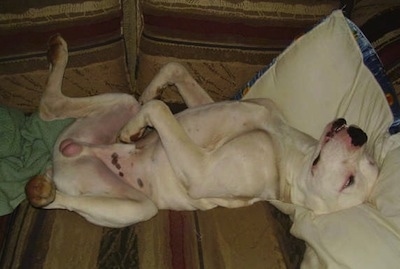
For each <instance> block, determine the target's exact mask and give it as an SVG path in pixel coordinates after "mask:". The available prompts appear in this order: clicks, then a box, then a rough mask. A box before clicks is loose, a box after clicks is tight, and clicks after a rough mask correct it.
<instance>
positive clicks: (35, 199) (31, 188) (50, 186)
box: [25, 175, 56, 207]
mask: <svg viewBox="0 0 400 269" xmlns="http://www.w3.org/2000/svg"><path fill="white" fill-rule="evenodd" d="M25 193H26V197H27V198H28V201H29V202H30V203H31V205H32V206H34V207H44V206H47V205H48V204H50V203H51V202H53V201H54V199H55V196H56V188H55V186H54V183H53V182H52V181H49V180H47V179H46V178H45V177H44V176H42V175H38V176H35V177H33V178H31V179H30V180H29V181H28V183H27V184H26V186H25Z"/></svg>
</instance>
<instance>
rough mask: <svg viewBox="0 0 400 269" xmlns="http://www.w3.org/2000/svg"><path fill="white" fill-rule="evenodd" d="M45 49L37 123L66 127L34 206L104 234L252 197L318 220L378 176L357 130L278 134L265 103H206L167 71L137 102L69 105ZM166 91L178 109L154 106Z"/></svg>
mask: <svg viewBox="0 0 400 269" xmlns="http://www.w3.org/2000/svg"><path fill="white" fill-rule="evenodd" d="M49 45H50V48H49V60H50V63H51V68H50V74H49V78H48V81H47V86H46V89H45V92H44V94H43V97H42V100H41V104H40V113H41V117H42V118H43V119H45V120H53V119H60V118H76V121H75V122H74V123H73V124H72V125H71V126H69V127H68V128H66V129H65V130H64V132H63V133H62V134H61V135H60V137H59V138H58V141H57V143H56V145H55V148H54V160H53V169H52V171H49V172H48V173H47V174H46V175H44V176H37V177H35V178H33V179H31V180H30V181H29V183H28V184H27V186H26V193H27V196H28V199H29V200H30V202H31V203H32V204H33V205H34V206H36V207H44V208H64V209H68V210H72V211H75V212H77V213H79V214H80V215H82V216H84V217H85V218H86V219H87V220H88V221H90V222H93V223H95V224H98V225H103V226H110V227H123V226H127V225H130V224H133V223H137V222H139V221H144V220H147V219H149V218H151V217H153V216H154V215H155V214H156V213H157V211H158V209H172V210H197V209H199V210H207V209H210V208H213V207H216V206H224V207H231V208H233V207H241V206H246V205H250V204H252V203H254V202H256V201H260V200H267V201H268V200H281V201H285V202H290V203H294V204H298V205H301V206H304V207H307V208H309V209H311V210H313V211H315V212H316V213H327V212H332V211H337V210H340V209H344V208H348V207H351V206H354V205H357V204H360V203H362V202H363V201H365V199H366V198H367V196H368V195H369V193H370V191H371V188H372V186H373V184H374V182H375V181H376V179H377V176H378V168H377V166H376V165H375V163H374V162H373V161H372V160H371V159H370V157H369V156H367V154H366V153H365V151H364V145H365V143H366V141H367V136H366V134H365V133H364V132H363V131H362V130H361V129H360V128H358V127H355V126H347V125H346V121H345V120H344V119H338V120H335V121H333V122H332V123H330V124H328V125H327V127H326V129H325V131H324V132H323V134H322V137H321V139H320V141H319V142H318V141H316V140H314V139H313V138H311V137H309V136H307V135H305V134H303V133H301V132H299V131H298V130H295V129H294V128H292V127H290V126H288V125H287V124H286V123H285V121H284V119H283V118H282V116H281V114H280V113H279V111H278V109H277V108H276V107H275V106H274V104H273V102H272V101H270V100H267V99H254V100H246V101H226V102H220V103H213V101H212V99H211V98H210V97H209V96H208V95H207V94H206V92H205V91H204V90H203V89H202V88H201V87H200V86H199V85H198V84H197V83H196V81H195V80H194V79H193V78H192V77H191V76H190V75H189V73H188V72H187V71H186V70H185V69H184V68H183V67H182V66H181V65H179V64H175V63H171V64H167V65H166V66H165V67H163V68H162V69H161V71H160V72H159V74H158V75H157V76H156V77H155V78H154V80H153V81H152V82H151V83H150V85H149V86H148V87H147V88H146V90H145V91H144V93H143V95H142V96H141V98H140V101H141V103H143V106H141V105H140V104H139V102H137V101H136V100H135V99H134V98H133V97H132V96H130V95H126V94H104V95H98V96H94V97H86V98H68V97H66V96H64V95H63V94H62V93H61V84H62V78H63V74H64V70H65V66H66V64H67V58H68V52H67V45H66V43H65V41H64V40H63V39H62V38H61V37H60V36H55V37H53V38H51V39H50V42H49ZM169 84H174V85H175V86H176V87H177V89H178V90H179V92H180V94H181V95H182V97H183V99H184V101H185V102H186V104H187V106H188V109H187V110H185V111H183V112H181V113H179V114H177V115H173V114H172V113H171V112H170V110H169V108H168V107H167V106H166V105H165V104H164V103H163V102H161V101H158V100H153V99H154V98H155V97H157V96H158V95H159V94H160V91H161V90H162V89H163V87H164V86H166V85H169ZM147 127H151V128H147ZM149 129H150V130H149ZM118 139H120V141H123V142H124V143H117V142H116V141H117V140H118Z"/></svg>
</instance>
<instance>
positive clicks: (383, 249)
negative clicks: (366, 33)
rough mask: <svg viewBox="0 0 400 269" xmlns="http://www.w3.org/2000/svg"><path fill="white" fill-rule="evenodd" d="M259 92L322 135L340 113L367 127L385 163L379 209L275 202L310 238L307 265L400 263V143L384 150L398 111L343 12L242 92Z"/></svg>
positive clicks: (376, 200) (294, 121)
mask: <svg viewBox="0 0 400 269" xmlns="http://www.w3.org/2000/svg"><path fill="white" fill-rule="evenodd" d="M256 97H268V98H271V99H273V100H274V101H275V102H276V103H277V104H278V106H279V107H280V108H281V109H282V112H283V114H284V115H285V117H286V118H287V119H288V121H289V123H290V124H291V125H292V126H294V127H296V128H298V129H299V130H301V131H303V132H305V133H308V134H310V135H311V136H313V137H315V138H317V139H318V138H319V137H320V135H321V133H322V130H323V128H324V127H325V125H326V124H327V123H328V122H330V121H331V120H333V119H334V118H338V117H344V118H346V119H347V120H348V122H349V123H354V124H357V125H358V126H360V127H361V128H363V129H364V130H365V131H366V133H367V134H368V136H369V140H368V144H367V148H368V150H369V152H370V153H371V154H373V155H374V157H375V158H376V160H377V162H378V164H379V166H381V169H382V170H381V174H380V179H379V183H378V184H377V187H376V190H375V191H374V194H373V197H372V199H371V201H372V202H373V204H376V206H377V208H378V210H379V211H378V210H376V209H374V208H373V206H370V205H367V204H364V205H360V206H357V207H353V208H350V209H348V210H343V211H340V212H336V213H332V214H327V215H320V216H315V215H314V214H313V213H312V212H310V211H308V210H307V209H304V208H301V207H297V206H292V205H289V204H284V203H281V202H278V201H277V202H274V203H273V204H275V205H276V206H278V208H280V209H281V210H283V211H285V212H286V213H290V214H291V217H292V219H293V221H294V224H293V227H292V230H291V232H292V233H293V234H294V235H295V236H297V237H299V238H301V239H303V240H305V241H306V244H307V246H308V249H307V251H306V254H305V257H304V260H303V263H302V268H312V269H315V268H363V269H368V268H374V269H375V268H399V266H400V226H399V225H400V221H399V219H400V216H399V215H400V183H399V184H397V185H398V186H396V187H397V188H396V190H394V189H393V188H392V187H394V185H396V184H395V182H394V181H395V180H396V179H397V178H400V169H399V168H398V166H397V165H396V162H397V163H399V162H400V157H397V156H400V150H398V151H399V153H398V154H397V155H396V154H394V153H393V154H392V153H390V154H389V156H391V158H390V159H386V160H385V156H386V153H387V152H390V151H391V150H392V149H394V148H395V147H396V146H397V145H399V144H400V137H398V136H397V135H396V136H391V137H390V136H389V134H388V132H387V130H388V128H389V126H390V124H391V123H392V121H393V117H392V113H391V111H390V108H389V106H388V104H387V102H386V98H385V96H384V94H383V92H382V89H381V87H380V86H379V84H378V83H377V81H376V79H375V77H374V76H373V74H371V72H370V71H369V69H368V68H367V67H366V66H365V65H364V62H363V56H362V53H361V51H360V48H359V46H358V44H357V42H356V40H355V38H354V35H353V32H352V30H351V29H350V27H349V24H348V21H347V20H346V18H345V17H344V16H343V14H342V12H341V11H335V12H333V13H332V15H330V16H329V17H328V18H327V19H326V20H324V21H323V22H322V23H321V24H319V25H318V26H317V27H315V28H314V29H313V30H311V31H310V32H308V33H307V34H305V35H304V36H302V37H300V38H299V39H298V40H296V41H295V42H294V43H293V44H292V45H291V46H289V47H288V49H286V50H285V51H284V52H283V53H282V54H281V55H280V56H279V57H278V58H277V60H276V62H275V63H274V64H273V65H272V66H271V67H270V68H269V69H268V70H267V71H266V72H265V73H264V74H262V75H261V77H259V78H258V79H257V80H256V81H255V83H254V84H253V85H251V87H250V89H248V91H246V94H245V96H244V97H243V98H256ZM399 136H400V135H399ZM389 156H388V158H389ZM397 189H398V190H397ZM388 193H389V194H390V197H387V196H386V195H387V194H388ZM396 194H397V195H396ZM392 203H397V204H396V206H393V205H392ZM383 212H384V213H383ZM389 218H390V219H389Z"/></svg>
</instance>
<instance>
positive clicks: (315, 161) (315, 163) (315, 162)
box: [312, 153, 321, 166]
mask: <svg viewBox="0 0 400 269" xmlns="http://www.w3.org/2000/svg"><path fill="white" fill-rule="evenodd" d="M320 157H321V153H320V154H318V156H317V158H315V160H314V161H313V163H312V165H313V166H315V165H317V163H318V162H319V159H320Z"/></svg>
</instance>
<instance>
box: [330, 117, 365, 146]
mask: <svg viewBox="0 0 400 269" xmlns="http://www.w3.org/2000/svg"><path fill="white" fill-rule="evenodd" d="M343 128H346V131H347V134H348V135H349V136H350V138H351V144H352V145H353V146H355V147H361V146H362V145H364V144H365V143H366V142H367V140H368V136H367V134H366V133H365V132H364V131H363V130H361V129H360V128H359V127H357V126H354V125H351V126H349V127H347V122H346V120H345V119H343V118H340V119H337V120H336V121H335V122H334V123H333V124H332V130H331V133H335V132H339V131H340V130H342V129H343Z"/></svg>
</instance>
